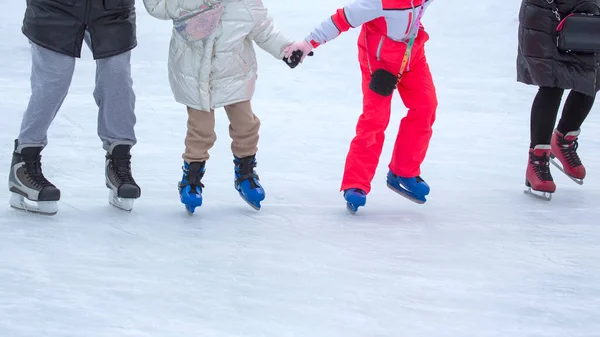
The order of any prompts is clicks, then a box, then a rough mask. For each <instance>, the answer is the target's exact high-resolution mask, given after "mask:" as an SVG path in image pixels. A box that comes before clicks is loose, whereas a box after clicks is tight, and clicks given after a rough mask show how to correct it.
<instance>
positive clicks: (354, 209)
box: [346, 202, 358, 215]
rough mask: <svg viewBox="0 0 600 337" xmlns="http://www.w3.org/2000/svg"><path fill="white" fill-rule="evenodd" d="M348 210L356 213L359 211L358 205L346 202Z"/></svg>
mask: <svg viewBox="0 0 600 337" xmlns="http://www.w3.org/2000/svg"><path fill="white" fill-rule="evenodd" d="M346 210H347V211H348V213H350V214H352V215H356V212H357V211H358V207H356V206H355V205H354V204H352V203H349V202H347V203H346Z"/></svg>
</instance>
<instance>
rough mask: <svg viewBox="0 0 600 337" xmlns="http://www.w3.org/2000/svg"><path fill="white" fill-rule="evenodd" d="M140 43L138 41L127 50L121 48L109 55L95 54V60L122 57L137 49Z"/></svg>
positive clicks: (108, 53)
mask: <svg viewBox="0 0 600 337" xmlns="http://www.w3.org/2000/svg"><path fill="white" fill-rule="evenodd" d="M137 45H138V43H137V41H135V42H134V43H133V44H132V45H130V46H129V47H127V48H121V49H118V50H115V51H111V52H107V53H101V54H99V53H93V52H92V54H93V56H94V60H100V59H105V58H109V57H113V56H117V55H121V54H124V53H126V52H128V51H132V50H133V49H134V48H135V47H137Z"/></svg>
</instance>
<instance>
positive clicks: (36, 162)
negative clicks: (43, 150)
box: [23, 156, 54, 188]
mask: <svg viewBox="0 0 600 337" xmlns="http://www.w3.org/2000/svg"><path fill="white" fill-rule="evenodd" d="M23 161H24V163H25V172H27V177H28V179H29V181H30V182H31V183H32V184H33V185H35V186H36V187H39V188H44V187H49V186H54V185H52V183H51V182H49V181H48V179H46V177H44V174H43V173H42V156H37V157H35V158H33V160H30V159H29V158H23Z"/></svg>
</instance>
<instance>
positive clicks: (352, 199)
mask: <svg viewBox="0 0 600 337" xmlns="http://www.w3.org/2000/svg"><path fill="white" fill-rule="evenodd" d="M344 199H346V209H347V210H348V212H350V213H351V214H356V211H358V208H359V207H361V206H364V205H366V203H367V194H366V193H365V191H363V190H361V189H359V188H350V189H347V190H344Z"/></svg>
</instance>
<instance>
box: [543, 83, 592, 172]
mask: <svg viewBox="0 0 600 337" xmlns="http://www.w3.org/2000/svg"><path fill="white" fill-rule="evenodd" d="M595 98H596V97H595V96H588V95H585V94H582V93H580V92H577V91H573V90H572V91H571V92H570V93H569V96H568V97H567V101H566V102H565V106H564V108H563V112H562V116H561V118H560V121H559V122H558V126H557V127H556V130H555V131H554V134H553V135H552V142H551V149H552V156H553V157H556V158H557V159H558V161H560V163H561V165H562V169H563V171H564V172H565V173H566V174H567V175H569V176H570V177H572V178H574V179H575V181H577V182H579V183H582V180H583V179H584V178H585V175H586V170H585V166H583V163H582V162H581V158H579V155H578V154H577V148H578V147H579V143H578V138H579V134H580V133H581V125H582V124H583V122H584V121H585V119H586V117H587V116H588V114H589V113H590V111H591V110H592V106H593V105H594V100H595Z"/></svg>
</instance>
